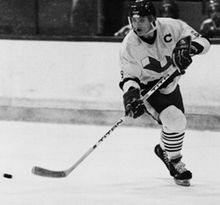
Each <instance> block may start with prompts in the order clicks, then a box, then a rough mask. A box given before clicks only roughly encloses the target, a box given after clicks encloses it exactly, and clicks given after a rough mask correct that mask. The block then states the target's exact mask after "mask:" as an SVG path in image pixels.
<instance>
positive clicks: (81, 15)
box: [0, 0, 207, 36]
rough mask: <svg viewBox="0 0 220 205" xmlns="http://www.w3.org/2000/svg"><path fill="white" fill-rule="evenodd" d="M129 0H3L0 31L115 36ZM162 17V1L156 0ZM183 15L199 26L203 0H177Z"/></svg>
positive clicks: (183, 18)
mask: <svg viewBox="0 0 220 205" xmlns="http://www.w3.org/2000/svg"><path fill="white" fill-rule="evenodd" d="M128 2H129V1H128V0H111V1H109V0H0V34H28V35H39V34H41V35H105V36H112V35H114V33H115V32H116V31H117V30H119V29H120V28H121V27H122V26H123V25H125V24H127V23H128V22H127V8H128ZM153 2H154V4H155V6H156V9H157V14H158V16H160V12H159V9H160V6H161V3H162V1H153ZM177 5H178V7H179V13H180V18H181V19H182V20H185V21H186V22H187V23H189V24H190V25H191V26H193V27H194V28H195V29H199V25H200V24H201V22H202V20H204V19H205V18H206V17H207V16H206V14H205V13H204V8H203V0H201V1H177Z"/></svg>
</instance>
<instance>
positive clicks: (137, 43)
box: [120, 0, 210, 186]
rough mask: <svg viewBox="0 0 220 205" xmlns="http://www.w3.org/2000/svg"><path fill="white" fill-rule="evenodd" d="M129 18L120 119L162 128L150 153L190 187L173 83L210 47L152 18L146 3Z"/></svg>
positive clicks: (140, 1) (137, 4)
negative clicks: (149, 121)
mask: <svg viewBox="0 0 220 205" xmlns="http://www.w3.org/2000/svg"><path fill="white" fill-rule="evenodd" d="M128 18H129V22H130V26H131V28H132V30H131V31H130V32H129V33H128V35H127V36H126V37H125V38H124V40H123V42H122V47H121V50H120V67H121V75H122V79H121V82H120V87H121V89H122V90H123V93H124V94H123V101H124V107H125V115H126V116H130V117H133V118H137V117H139V116H141V115H143V114H144V113H148V114H149V115H151V116H152V117H153V119H155V120H156V121H157V122H158V123H159V124H160V125H161V129H162V131H161V137H160V143H159V144H158V145H156V147H155V153H156V155H157V156H158V157H159V158H160V159H161V160H162V161H163V162H164V163H165V165H166V167H167V168H168V170H169V172H170V175H171V176H172V177H173V178H174V180H175V182H176V183H177V184H179V185H183V186H189V185H190V179H191V178H192V173H191V172H190V171H189V170H187V169H186V167H185V164H184V163H183V162H182V154H181V150H182V147H183V140H184V136H185V129H186V117H185V115H184V105H183V100H182V96H181V91H180V87H179V85H178V81H179V79H180V78H181V76H182V75H183V74H184V73H185V70H186V68H187V67H188V66H189V65H190V64H191V63H192V56H194V55H198V54H205V53H206V52H207V51H208V50H209V47H210V43H209V41H208V40H207V39H206V38H203V37H202V36H201V35H200V34H199V33H197V32H196V31H195V30H194V29H193V28H191V27H190V26H189V25H187V24H186V23H185V22H183V21H181V20H177V19H172V18H157V17H156V12H155V7H154V5H153V3H152V2H150V1H148V0H136V1H134V2H133V3H132V4H131V5H130V11H129V17H128ZM171 70H173V71H175V72H174V74H173V75H171V77H170V78H169V79H168V80H167V81H166V82H165V83H164V84H163V85H162V86H161V87H160V88H159V89H158V90H157V91H156V92H154V93H153V94H152V95H151V96H150V97H149V98H148V99H147V101H145V102H143V100H141V96H142V95H144V94H145V93H147V91H148V90H149V89H150V88H152V87H153V86H154V85H155V84H156V83H157V82H158V80H159V79H160V78H161V77H163V76H164V75H166V74H167V73H168V72H170V71H171ZM198 72H199V70H198Z"/></svg>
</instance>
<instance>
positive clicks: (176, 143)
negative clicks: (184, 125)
mask: <svg viewBox="0 0 220 205" xmlns="http://www.w3.org/2000/svg"><path fill="white" fill-rule="evenodd" d="M184 135H185V132H181V133H175V132H174V133H167V132H165V131H162V134H161V147H162V148H164V150H165V151H166V152H167V155H168V158H169V159H175V158H177V157H180V156H181V150H182V146H183V139H184Z"/></svg>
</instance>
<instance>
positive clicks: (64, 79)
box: [0, 40, 220, 129]
mask: <svg viewBox="0 0 220 205" xmlns="http://www.w3.org/2000/svg"><path fill="white" fill-rule="evenodd" d="M119 49H120V42H74V41H68V42H65V41H32V40H29V41H22V40H0V62H1V68H0V105H1V107H0V115H1V116H0V117H1V119H6V120H25V121H45V122H47V121H49V122H63V123H95V124H96V123H98V124H109V123H110V124H112V123H114V122H115V121H116V120H117V119H118V118H119V117H121V115H123V105H122V92H121V90H120V89H119V86H118V83H119V81H120V69H119V63H118V52H119ZM219 52H220V46H219V45H217V44H215V45H212V47H211V49H210V52H209V53H208V54H206V55H204V56H196V57H194V61H193V64H192V65H191V67H190V68H189V69H188V71H187V74H186V75H185V76H183V78H182V79H181V81H180V84H181V87H182V92H183V96H184V102H185V105H186V113H187V116H188V118H189V123H188V124H189V127H191V128H199V129H201V128H203V129H206V128H208V129H219V121H220V118H219V110H220V109H219V99H220V82H219V76H220V69H219V68H218V67H219V62H218V61H219V59H218V53H219ZM129 124H132V125H137V124H138V125H143V126H145V125H150V126H153V125H154V122H153V121H152V120H151V119H150V118H148V117H147V116H146V117H143V118H141V119H139V120H138V121H135V122H134V121H131V122H130V123H129Z"/></svg>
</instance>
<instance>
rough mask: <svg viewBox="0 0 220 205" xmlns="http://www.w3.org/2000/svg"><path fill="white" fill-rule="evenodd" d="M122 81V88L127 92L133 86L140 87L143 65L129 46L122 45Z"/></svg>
mask: <svg viewBox="0 0 220 205" xmlns="http://www.w3.org/2000/svg"><path fill="white" fill-rule="evenodd" d="M119 62H120V68H121V82H120V84H119V85H120V88H121V89H122V90H123V91H124V92H126V91H127V90H128V89H129V88H130V87H131V86H132V87H135V88H140V86H139V84H140V76H141V67H140V65H139V64H138V63H137V61H136V60H135V56H134V54H133V53H132V52H131V51H130V48H129V46H128V45H127V46H126V47H122V49H121V51H120V58H119Z"/></svg>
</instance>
